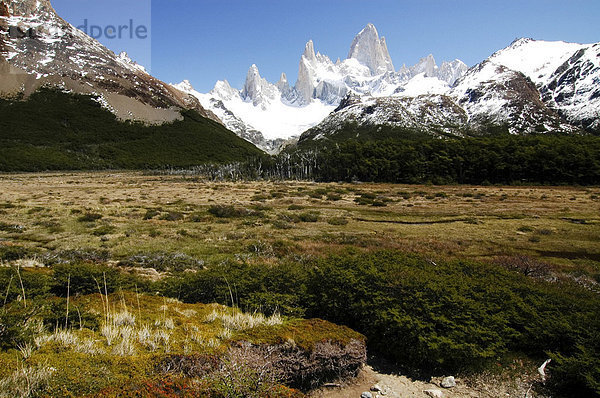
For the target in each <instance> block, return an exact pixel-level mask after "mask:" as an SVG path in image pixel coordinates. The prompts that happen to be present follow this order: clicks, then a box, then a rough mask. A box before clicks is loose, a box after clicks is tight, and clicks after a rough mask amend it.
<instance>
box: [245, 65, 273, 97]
mask: <svg viewBox="0 0 600 398" xmlns="http://www.w3.org/2000/svg"><path fill="white" fill-rule="evenodd" d="M241 96H242V99H244V100H246V101H249V102H252V104H253V105H254V106H261V107H263V108H265V107H266V106H267V104H269V103H270V102H272V101H275V100H277V99H278V98H279V97H280V96H281V93H280V92H279V90H278V89H277V87H276V86H275V85H273V84H271V83H269V82H268V81H267V80H266V79H264V78H262V77H261V76H260V72H259V71H258V67H257V66H256V65H252V66H251V67H250V69H248V74H247V75H246V83H245V84H244V88H243V89H242V93H241Z"/></svg>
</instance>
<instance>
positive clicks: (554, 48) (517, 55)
mask: <svg viewBox="0 0 600 398" xmlns="http://www.w3.org/2000/svg"><path fill="white" fill-rule="evenodd" d="M584 47H585V46H584V45H582V44H577V43H566V42H564V41H542V40H534V39H529V38H521V39H517V40H515V41H513V42H512V43H511V44H510V45H509V46H508V47H506V48H504V49H502V50H500V51H497V52H496V53H494V54H493V55H492V56H491V57H490V61H492V62H494V63H496V64H499V65H504V66H506V67H507V68H509V69H512V70H516V71H518V72H521V73H523V74H524V75H525V76H527V77H529V78H530V79H531V80H532V81H533V82H534V83H536V84H537V85H541V84H544V83H546V82H547V80H548V79H549V78H550V76H551V75H552V74H553V73H554V72H555V71H556V69H558V67H560V66H561V65H562V64H563V63H564V62H566V61H567V60H568V59H569V58H571V56H573V54H575V53H576V52H577V51H578V50H580V49H582V48H584Z"/></svg>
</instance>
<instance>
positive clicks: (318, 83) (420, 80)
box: [184, 24, 467, 147]
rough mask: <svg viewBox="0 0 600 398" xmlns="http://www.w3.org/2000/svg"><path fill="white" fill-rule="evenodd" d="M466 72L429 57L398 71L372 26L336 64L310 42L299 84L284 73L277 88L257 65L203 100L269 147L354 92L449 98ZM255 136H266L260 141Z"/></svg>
mask: <svg viewBox="0 0 600 398" xmlns="http://www.w3.org/2000/svg"><path fill="white" fill-rule="evenodd" d="M466 69H467V66H466V65H465V64H464V63H462V62H460V61H452V62H448V63H444V64H442V67H440V68H438V66H437V65H436V63H435V59H434V58H433V56H429V57H426V58H424V60H423V61H422V62H421V63H420V64H419V65H417V66H415V67H413V68H411V69H409V68H406V67H403V68H402V69H401V70H400V71H398V72H396V71H395V70H394V65H393V62H392V59H391V57H390V54H389V51H388V48H387V43H386V40H385V38H383V37H381V38H380V36H379V33H378V32H377V29H376V28H375V26H374V25H373V24H368V25H367V26H366V27H365V28H364V29H363V30H362V31H360V32H359V33H358V34H357V35H356V37H355V38H354V40H353V41H352V45H351V46H350V51H349V54H348V58H346V59H344V60H340V59H338V60H337V61H336V62H335V63H334V62H332V61H331V59H330V58H329V57H328V56H327V55H325V54H322V53H321V52H319V51H316V46H315V43H314V42H313V41H312V40H309V41H308V42H307V43H306V45H305V46H304V48H303V52H302V55H301V56H300V60H299V63H298V79H297V81H296V83H295V85H294V86H291V85H290V82H289V79H288V76H287V75H286V74H285V73H283V74H282V75H281V78H280V79H279V81H278V82H277V83H275V84H272V83H270V82H268V81H267V80H265V79H264V78H262V77H261V75H260V72H259V70H258V67H256V65H252V66H251V67H250V69H249V71H248V73H247V76H246V81H245V83H244V86H243V87H242V89H241V90H236V89H235V88H232V87H231V86H230V85H229V84H228V83H226V81H221V82H217V84H216V85H215V88H214V89H213V90H212V91H211V92H210V93H209V94H206V95H200V94H198V98H200V101H201V102H202V104H203V105H204V106H206V107H209V108H210V109H211V110H212V111H213V112H214V113H216V114H217V115H218V116H219V117H220V118H221V119H222V120H223V121H224V123H225V125H226V126H227V127H229V128H230V129H231V130H233V131H235V132H236V133H238V135H240V136H242V137H244V138H247V137H251V138H253V139H258V140H259V141H257V142H255V141H253V142H254V143H256V144H257V145H261V146H262V147H264V146H265V145H264V140H265V139H266V140H269V139H275V138H289V137H291V136H296V135H299V134H301V133H302V132H304V131H306V130H307V129H309V128H311V127H313V126H314V125H316V124H317V123H319V122H320V121H321V120H323V119H324V118H325V117H326V116H327V115H328V114H329V113H330V112H331V111H333V110H334V109H335V108H336V107H337V106H338V105H339V104H340V102H341V101H342V99H343V98H345V97H346V96H347V95H348V94H349V93H354V94H357V95H359V96H376V97H384V96H389V95H392V94H394V93H397V95H399V96H408V95H422V94H444V93H446V92H447V91H449V90H450V86H451V85H452V84H453V83H454V81H455V80H456V79H457V78H458V77H460V76H461V75H462V74H463V73H464V72H465V71H466ZM184 91H186V90H184ZM188 91H189V90H188ZM244 129H246V130H244ZM249 131H251V132H252V133H251V134H248V132H249ZM256 132H260V133H262V135H261V136H260V138H257V137H259V134H256ZM263 136H264V138H262V137H263Z"/></svg>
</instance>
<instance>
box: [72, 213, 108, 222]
mask: <svg viewBox="0 0 600 398" xmlns="http://www.w3.org/2000/svg"><path fill="white" fill-rule="evenodd" d="M101 218H102V214H98V213H85V214H84V215H82V216H79V217H78V218H77V221H79V222H94V221H98V220H100V219H101Z"/></svg>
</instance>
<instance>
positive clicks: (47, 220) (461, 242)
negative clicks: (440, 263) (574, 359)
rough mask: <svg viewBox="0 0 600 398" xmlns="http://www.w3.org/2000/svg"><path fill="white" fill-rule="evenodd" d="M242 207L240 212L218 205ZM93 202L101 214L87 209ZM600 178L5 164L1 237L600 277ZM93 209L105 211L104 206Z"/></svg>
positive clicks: (47, 247)
mask: <svg viewBox="0 0 600 398" xmlns="http://www.w3.org/2000/svg"><path fill="white" fill-rule="evenodd" d="M219 206H233V207H236V208H237V209H238V210H239V211H238V213H239V214H237V215H233V216H228V215H217V216H215V215H214V214H212V213H210V211H211V210H210V209H211V207H212V208H213V211H215V208H217V207H219ZM87 213H93V214H98V215H99V216H98V217H99V218H97V219H91V220H87V221H86V220H85V217H83V218H82V216H83V215H85V214H87ZM599 214H600V188H597V187H596V188H595V187H588V188H586V187H542V186H540V187H496V186H492V187H476V186H413V185H411V186H402V185H390V184H316V183H307V182H238V183H233V182H207V181H204V180H202V179H200V178H195V177H187V178H186V177H177V176H157V175H144V174H141V173H134V172H123V173H108V172H101V173H58V174H53V173H49V174H8V175H0V225H2V227H1V228H0V246H10V245H20V246H23V247H25V248H26V249H27V250H31V251H32V252H45V251H56V250H73V249H82V248H86V249H97V250H107V251H110V253H111V254H112V255H113V256H115V257H118V258H123V257H129V256H132V255H136V254H139V253H141V252H155V251H163V252H177V253H179V252H181V253H184V254H186V255H189V256H193V257H198V258H200V259H202V260H204V261H207V262H210V261H212V260H220V259H223V258H228V257H233V256H236V255H237V256H243V257H247V258H248V259H257V258H270V257H271V258H274V257H277V256H279V255H280V254H281V253H278V249H277V248H278V247H281V246H285V247H286V252H287V253H288V254H290V253H295V254H301V255H318V254H320V253H324V252H329V251H337V250H342V249H344V248H345V247H350V246H352V247H358V248H361V249H362V250H372V249H382V248H389V249H400V250H402V251H404V252H410V253H417V254H421V255H426V256H429V257H431V258H432V259H435V258H448V257H453V258H470V259H477V260H490V259H493V258H495V257H498V256H507V255H511V256H512V255H527V256H530V257H534V258H538V259H540V260H543V261H544V262H547V263H548V264H550V265H551V266H552V267H553V268H556V269H560V270H562V271H566V272H568V273H575V274H577V275H579V276H586V275H587V276H591V277H592V278H593V276H594V274H595V273H597V272H598V271H597V265H598V263H599V262H600V248H599V247H598V245H597V242H598V238H599V237H600V216H599ZM92 218H93V217H92Z"/></svg>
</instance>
